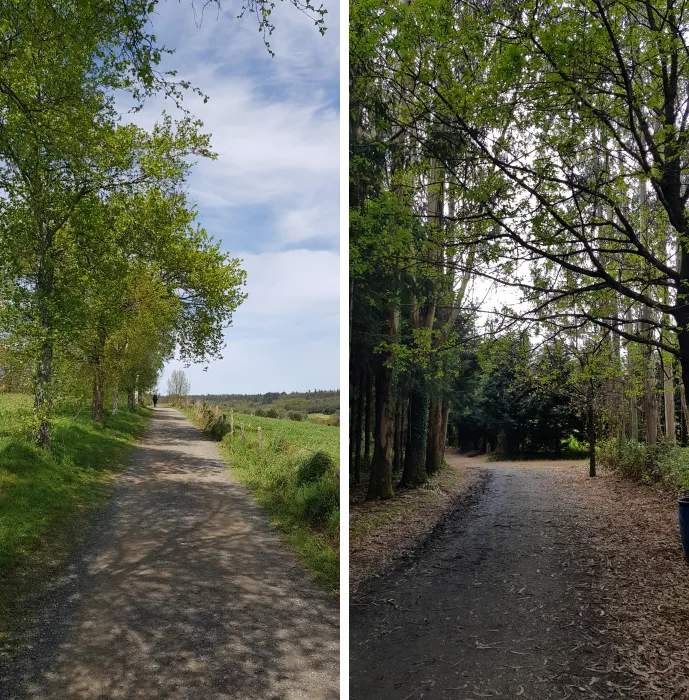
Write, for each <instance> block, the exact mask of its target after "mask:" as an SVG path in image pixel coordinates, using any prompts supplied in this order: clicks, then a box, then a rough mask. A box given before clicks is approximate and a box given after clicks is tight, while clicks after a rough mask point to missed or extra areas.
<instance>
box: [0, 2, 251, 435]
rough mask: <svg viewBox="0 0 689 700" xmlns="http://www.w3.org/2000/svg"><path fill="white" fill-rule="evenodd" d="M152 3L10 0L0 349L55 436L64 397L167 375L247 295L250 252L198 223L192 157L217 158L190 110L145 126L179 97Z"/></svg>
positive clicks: (0, 98) (196, 355)
mask: <svg viewBox="0 0 689 700" xmlns="http://www.w3.org/2000/svg"><path fill="white" fill-rule="evenodd" d="M154 8H155V3H150V2H143V1H141V2H140V1H139V0H127V2H122V1H121V0H89V2H80V1H76V0H75V1H74V2H71V1H68V2H61V3H54V2H51V1H50V0H45V1H43V0H42V1H41V2H28V1H21V2H16V1H14V0H13V1H6V0H2V1H1V2H0V192H1V193H2V195H1V196H0V353H1V358H0V359H1V362H2V370H1V371H2V382H3V385H4V388H5V389H6V390H12V389H15V390H17V389H19V390H23V389H26V388H30V390H31V391H32V392H33V395H34V407H35V410H34V425H33V434H34V437H35V439H36V441H37V443H38V444H39V445H40V446H42V447H43V448H45V449H50V437H51V416H52V412H53V403H54V399H55V397H56V396H58V397H59V396H62V395H72V396H73V395H83V394H84V393H86V392H88V393H89V394H90V395H91V411H92V416H93V418H94V419H96V420H101V419H102V418H103V413H104V404H105V401H106V398H108V397H109V398H111V399H112V402H113V410H114V411H115V412H116V411H117V408H118V398H119V392H120V391H123V392H125V393H126V395H127V397H128V402H129V405H130V407H133V401H134V395H135V392H136V391H138V392H140V393H141V392H144V391H147V390H149V389H150V388H152V387H153V386H154V385H155V382H156V379H157V375H158V372H159V370H160V369H161V367H162V365H163V363H164V362H165V361H166V360H167V359H168V358H170V357H171V356H172V354H173V353H174V352H175V350H177V351H178V352H179V354H180V355H181V357H182V358H183V359H185V360H187V361H190V362H200V361H205V360H207V359H209V358H210V357H213V356H216V355H217V354H218V353H219V351H220V349H221V346H222V328H223V326H225V325H226V324H227V323H229V321H230V319H231V316H232V313H233V312H234V310H235V309H236V308H237V306H238V305H239V304H240V303H241V301H242V299H243V298H244V295H243V294H242V292H241V287H242V285H243V283H244V272H243V271H242V270H241V269H240V264H239V261H238V260H235V259H232V258H231V257H229V256H228V255H227V254H225V253H223V252H221V251H220V249H219V246H218V244H217V243H214V242H213V241H212V240H211V239H210V238H209V236H208V235H207V234H206V232H205V231H204V230H203V229H202V228H201V227H200V226H199V225H198V224H197V223H196V221H195V219H196V213H195V211H194V208H193V207H192V206H191V205H190V204H189V203H188V202H187V200H186V197H185V193H184V190H185V180H186V178H187V175H188V173H189V170H190V168H191V167H192V158H193V157H207V158H212V157H214V155H213V153H212V151H211V149H210V140H209V136H208V135H206V134H203V133H202V131H201V127H202V125H201V124H200V122H198V121H195V120H193V119H191V118H190V117H188V116H185V117H184V118H182V119H180V120H178V121H174V120H173V119H172V118H171V117H169V116H167V115H163V116H162V118H161V121H160V122H159V123H157V124H156V125H155V126H154V127H153V129H151V130H150V131H146V130H144V129H141V128H139V127H137V126H134V125H133V124H125V123H123V122H122V121H121V118H120V116H119V114H118V112H117V111H116V107H115V103H114V94H115V92H116V91H120V92H122V91H126V92H127V93H128V94H129V96H130V98H131V100H132V101H133V104H134V109H138V108H140V107H141V106H142V105H143V103H144V100H145V99H146V98H147V97H149V96H151V95H153V94H154V93H163V94H165V95H166V96H168V97H170V98H171V99H172V100H174V101H176V102H177V104H179V103H180V102H181V99H182V93H183V91H184V89H186V88H187V87H189V86H188V85H187V84H186V83H184V82H177V81H176V80H175V77H174V73H167V74H163V73H161V72H160V71H159V70H158V68H157V66H158V65H159V63H160V61H161V58H162V56H163V54H164V53H165V50H164V49H162V48H160V47H159V46H157V45H156V40H155V37H154V36H152V35H151V34H150V32H149V27H150V22H149V20H150V14H151V12H153V11H154Z"/></svg>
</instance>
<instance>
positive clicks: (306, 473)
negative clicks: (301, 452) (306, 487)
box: [297, 450, 333, 486]
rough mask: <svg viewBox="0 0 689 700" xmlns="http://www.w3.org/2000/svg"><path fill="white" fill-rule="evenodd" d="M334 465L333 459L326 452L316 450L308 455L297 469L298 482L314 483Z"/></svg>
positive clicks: (300, 483)
mask: <svg viewBox="0 0 689 700" xmlns="http://www.w3.org/2000/svg"><path fill="white" fill-rule="evenodd" d="M332 467H333V460H332V459H331V458H330V456H329V455H327V454H326V453H325V452H321V451H320V450H319V451H318V452H314V453H313V454H312V455H311V456H310V457H307V458H306V459H305V460H304V461H303V462H302V463H301V464H300V465H299V468H298V469H297V483H298V484H299V485H300V486H301V485H302V484H307V483H313V482H315V481H318V480H319V479H322V478H323V477H324V476H325V475H326V474H327V473H328V471H329V470H331V469H332Z"/></svg>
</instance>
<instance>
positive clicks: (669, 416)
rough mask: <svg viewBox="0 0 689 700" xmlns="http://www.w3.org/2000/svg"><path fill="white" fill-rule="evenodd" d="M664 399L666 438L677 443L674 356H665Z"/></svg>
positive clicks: (672, 442)
mask: <svg viewBox="0 0 689 700" xmlns="http://www.w3.org/2000/svg"><path fill="white" fill-rule="evenodd" d="M663 400H664V409H665V439H666V440H667V441H668V442H670V443H671V444H672V445H674V444H675V441H676V436H675V430H676V428H675V376H674V369H673V366H672V358H671V357H670V356H669V355H665V356H664V357H663Z"/></svg>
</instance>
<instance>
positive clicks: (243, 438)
mask: <svg viewBox="0 0 689 700" xmlns="http://www.w3.org/2000/svg"><path fill="white" fill-rule="evenodd" d="M242 442H243V443H244V442H246V437H245V436H244V423H242Z"/></svg>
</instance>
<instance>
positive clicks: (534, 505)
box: [350, 455, 689, 700]
mask: <svg viewBox="0 0 689 700" xmlns="http://www.w3.org/2000/svg"><path fill="white" fill-rule="evenodd" d="M450 462H451V463H452V464H453V468H455V469H459V470H461V471H462V472H463V473H465V474H467V475H469V474H471V475H472V476H473V478H474V482H473V488H470V489H468V491H466V492H465V493H466V494H467V495H466V497H464V498H460V499H459V501H456V500H455V501H453V505H452V506H451V508H450V510H451V512H450V513H449V514H448V513H447V512H446V513H445V515H444V518H440V519H441V520H442V523H441V524H440V526H438V527H436V529H435V531H434V532H433V534H432V536H431V537H430V538H428V539H427V540H426V542H425V543H424V544H423V546H422V547H421V548H420V549H417V551H416V554H415V555H414V556H413V557H411V558H407V559H406V560H405V561H403V562H402V561H398V565H397V566H396V567H393V571H391V573H389V574H388V575H387V576H385V577H383V578H370V577H369V579H368V582H366V583H364V584H363V585H360V595H359V597H358V598H355V599H354V601H353V605H352V614H351V627H350V649H351V656H352V658H351V665H350V672H351V697H352V700H358V699H361V700H364V699H365V698H368V697H373V696H374V695H375V697H377V698H380V699H381V700H385V699H386V698H390V699H391V700H392V698H398V699H400V698H407V699H408V700H412V698H417V699H420V698H426V699H427V700H430V699H431V698H433V699H435V698H455V699H456V698H466V699H476V700H477V699H478V698H487V697H496V698H497V697H524V698H534V699H540V698H553V699H558V700H564V699H565V698H662V699H663V700H687V699H689V648H688V646H687V644H686V630H687V629H689V567H687V566H686V564H685V563H684V562H683V560H682V557H681V548H680V545H679V537H678V527H677V514H676V505H675V500H674V498H670V497H668V496H665V495H663V494H662V493H659V492H656V491H655V490H653V489H652V488H650V487H648V486H644V485H640V484H634V483H631V482H628V481H625V480H621V479H619V478H618V477H616V476H615V475H613V474H603V475H602V476H600V477H598V478H596V479H589V478H588V477H587V475H586V467H585V466H584V463H583V462H582V461H581V460H580V461H578V462H568V463H566V462H560V463H558V462H533V463H520V462H509V463H500V462H492V463H487V462H485V461H484V460H483V459H482V458H474V459H468V458H465V457H461V456H456V455H453V456H451V457H450ZM354 518H355V519H356V516H354ZM381 532H382V530H381ZM403 534H404V531H402V530H400V531H398V535H403ZM372 693H373V695H372Z"/></svg>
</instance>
